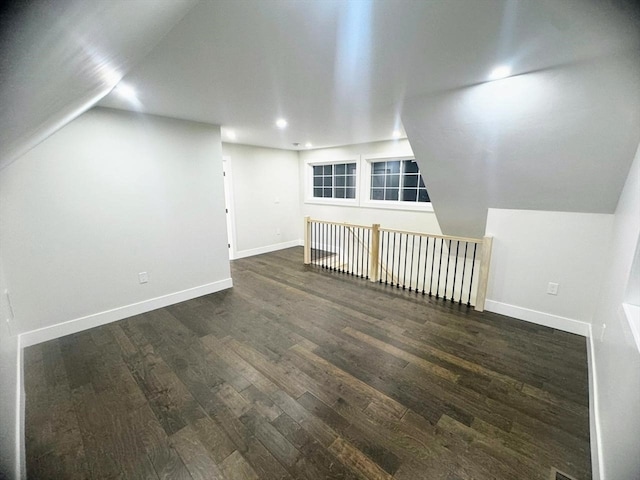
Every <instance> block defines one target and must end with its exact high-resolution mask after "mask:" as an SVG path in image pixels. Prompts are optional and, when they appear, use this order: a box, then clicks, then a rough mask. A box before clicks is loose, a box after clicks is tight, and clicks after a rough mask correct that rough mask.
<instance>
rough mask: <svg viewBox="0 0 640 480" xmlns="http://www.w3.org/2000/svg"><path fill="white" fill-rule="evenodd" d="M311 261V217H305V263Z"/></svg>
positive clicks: (307, 263)
mask: <svg viewBox="0 0 640 480" xmlns="http://www.w3.org/2000/svg"><path fill="white" fill-rule="evenodd" d="M310 263H311V217H309V216H307V217H304V264H305V265H309V264H310Z"/></svg>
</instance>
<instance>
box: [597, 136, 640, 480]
mask: <svg viewBox="0 0 640 480" xmlns="http://www.w3.org/2000/svg"><path fill="white" fill-rule="evenodd" d="M612 238H613V241H612V244H611V248H610V250H609V252H608V254H607V255H606V256H605V260H606V264H607V270H606V271H605V274H604V277H603V278H604V282H603V284H602V288H601V294H600V295H599V299H598V302H597V306H596V311H595V316H594V320H593V332H594V335H593V347H594V360H595V365H596V374H597V385H598V388H597V391H596V392H595V393H596V395H597V401H598V407H599V408H598V420H599V425H600V438H599V444H600V448H601V451H602V458H601V462H602V472H603V475H602V477H601V479H602V480H618V479H637V478H640V353H638V350H637V348H636V345H635V342H634V339H633V335H632V333H631V330H630V327H629V324H628V323H627V319H626V317H625V315H624V312H623V311H622V302H623V301H624V300H625V293H626V292H625V290H626V286H627V282H628V280H629V275H630V272H631V269H632V264H633V258H634V255H635V252H636V245H637V243H638V241H639V240H640V147H639V148H638V150H637V152H636V156H635V160H634V162H633V164H632V166H631V170H630V171H629V175H628V177H627V181H626V183H625V186H624V189H623V191H622V195H621V196H620V200H619V202H618V207H617V209H616V213H615V220H614V225H613V237H612ZM603 325H606V329H604V331H603ZM592 434H593V432H592ZM594 478H596V477H595V476H594Z"/></svg>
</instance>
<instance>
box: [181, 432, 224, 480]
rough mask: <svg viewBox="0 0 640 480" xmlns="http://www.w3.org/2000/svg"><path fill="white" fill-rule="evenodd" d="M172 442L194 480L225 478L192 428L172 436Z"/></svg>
mask: <svg viewBox="0 0 640 480" xmlns="http://www.w3.org/2000/svg"><path fill="white" fill-rule="evenodd" d="M170 440H171V445H172V446H173V447H174V448H175V449H176V451H177V452H178V454H179V455H180V457H181V458H182V461H183V462H184V464H185V466H186V467H187V469H188V470H189V473H190V474H191V477H192V478H193V480H212V479H224V478H225V477H224V475H223V474H222V470H221V469H220V467H218V465H216V463H215V462H214V461H213V459H212V458H211V456H210V455H209V452H208V450H207V449H206V448H205V447H204V446H203V445H202V443H201V442H200V440H199V439H198V436H197V434H196V433H195V432H194V431H193V429H192V428H191V427H190V426H186V427H184V428H183V429H182V430H179V431H178V432H176V433H174V434H173V435H171V437H170Z"/></svg>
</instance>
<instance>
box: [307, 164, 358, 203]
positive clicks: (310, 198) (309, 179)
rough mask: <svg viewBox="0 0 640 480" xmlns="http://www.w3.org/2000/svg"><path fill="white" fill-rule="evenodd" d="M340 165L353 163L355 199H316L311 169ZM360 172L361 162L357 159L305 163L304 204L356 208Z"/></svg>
mask: <svg viewBox="0 0 640 480" xmlns="http://www.w3.org/2000/svg"><path fill="white" fill-rule="evenodd" d="M342 163H355V164H356V175H355V182H356V184H355V187H354V188H355V189H356V197H355V198H318V197H314V196H313V167H315V166H320V165H339V164H342ZM360 170H361V162H360V158H359V157H352V158H347V159H340V160H333V159H332V160H313V161H305V173H304V177H305V203H312V204H317V205H340V206H343V207H357V206H359V205H360Z"/></svg>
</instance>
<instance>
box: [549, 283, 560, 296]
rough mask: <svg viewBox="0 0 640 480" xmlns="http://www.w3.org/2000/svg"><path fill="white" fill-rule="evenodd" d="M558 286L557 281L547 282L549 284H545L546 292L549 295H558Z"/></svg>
mask: <svg viewBox="0 0 640 480" xmlns="http://www.w3.org/2000/svg"><path fill="white" fill-rule="evenodd" d="M558 287H560V284H559V283H553V282H549V285H547V293H548V294H549V295H558Z"/></svg>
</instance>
